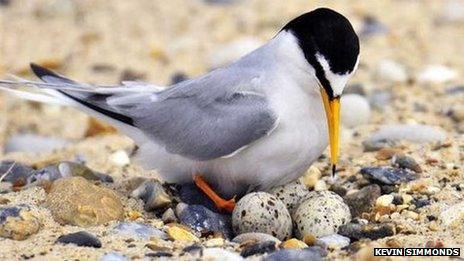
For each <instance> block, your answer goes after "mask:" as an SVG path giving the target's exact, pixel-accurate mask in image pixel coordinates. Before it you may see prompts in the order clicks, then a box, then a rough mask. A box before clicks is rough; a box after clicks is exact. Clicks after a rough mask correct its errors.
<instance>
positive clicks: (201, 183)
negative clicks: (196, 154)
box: [193, 175, 235, 213]
mask: <svg viewBox="0 0 464 261" xmlns="http://www.w3.org/2000/svg"><path fill="white" fill-rule="evenodd" d="M193 181H194V182H195V185H197V187H198V188H200V189H201V190H202V191H203V192H204V193H205V194H206V195H207V196H208V197H209V198H210V199H211V200H212V201H213V202H214V204H215V205H216V207H217V208H218V209H219V210H220V211H225V212H228V213H232V211H233V210H234V208H235V197H234V198H232V199H229V200H225V199H223V198H221V197H220V196H219V195H218V194H216V192H214V190H213V189H212V188H211V187H210V186H209V185H208V183H206V181H205V180H204V179H203V178H202V177H201V176H199V175H195V176H194V177H193Z"/></svg>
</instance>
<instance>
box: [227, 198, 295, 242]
mask: <svg viewBox="0 0 464 261" xmlns="http://www.w3.org/2000/svg"><path fill="white" fill-rule="evenodd" d="M232 227H233V229H234V231H235V233H236V234H242V233H247V232H260V233H266V234H269V235H273V236H274V237H276V238H278V239H280V240H285V239H287V238H289V237H290V236H291V234H292V219H291V217H290V213H289V212H288V210H287V208H286V207H285V204H284V203H283V202H282V201H280V200H279V199H278V198H276V197H275V196H274V195H271V194H269V193H266V192H253V193H250V194H248V195H246V196H244V197H243V198H242V199H240V201H239V202H238V203H237V205H236V206H235V209H234V212H233V213H232Z"/></svg>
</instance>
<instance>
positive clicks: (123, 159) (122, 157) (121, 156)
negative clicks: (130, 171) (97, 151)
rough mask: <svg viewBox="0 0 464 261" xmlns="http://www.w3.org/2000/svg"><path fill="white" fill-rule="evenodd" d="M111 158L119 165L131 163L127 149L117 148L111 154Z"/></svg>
mask: <svg viewBox="0 0 464 261" xmlns="http://www.w3.org/2000/svg"><path fill="white" fill-rule="evenodd" d="M109 160H110V161H111V162H113V163H114V164H115V165H117V166H121V167H123V166H126V165H129V164H130V158H129V155H128V154H127V152H126V151H125V150H117V151H116V152H114V153H113V154H111V155H110V157H109Z"/></svg>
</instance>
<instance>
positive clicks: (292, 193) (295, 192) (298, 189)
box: [269, 180, 309, 215]
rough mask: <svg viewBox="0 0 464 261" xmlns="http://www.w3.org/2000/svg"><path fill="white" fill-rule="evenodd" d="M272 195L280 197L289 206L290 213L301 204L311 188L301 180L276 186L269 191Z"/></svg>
mask: <svg viewBox="0 0 464 261" xmlns="http://www.w3.org/2000/svg"><path fill="white" fill-rule="evenodd" d="M269 193H271V194H272V195H274V196H276V197H277V198H278V199H280V200H281V201H282V202H283V203H284V204H285V206H286V207H287V209H288V211H289V212H290V215H291V214H292V213H293V211H295V209H296V208H297V207H298V206H299V205H300V203H301V202H302V201H304V199H306V197H307V196H308V194H309V190H308V189H307V188H306V186H305V185H304V184H302V182H301V181H300V180H295V181H293V182H290V183H287V184H285V185H282V186H278V187H275V188H273V189H271V190H270V191H269Z"/></svg>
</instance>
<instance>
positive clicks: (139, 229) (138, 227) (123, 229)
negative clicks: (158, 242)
mask: <svg viewBox="0 0 464 261" xmlns="http://www.w3.org/2000/svg"><path fill="white" fill-rule="evenodd" d="M113 232H114V233H116V234H117V235H119V236H123V237H130V238H135V239H140V240H147V239H150V238H151V237H158V238H162V239H167V235H166V233H164V232H163V231H161V230H159V229H156V228H154V227H152V226H148V225H145V224H141V223H136V222H121V223H119V224H117V225H116V226H115V227H114V228H113Z"/></svg>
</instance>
